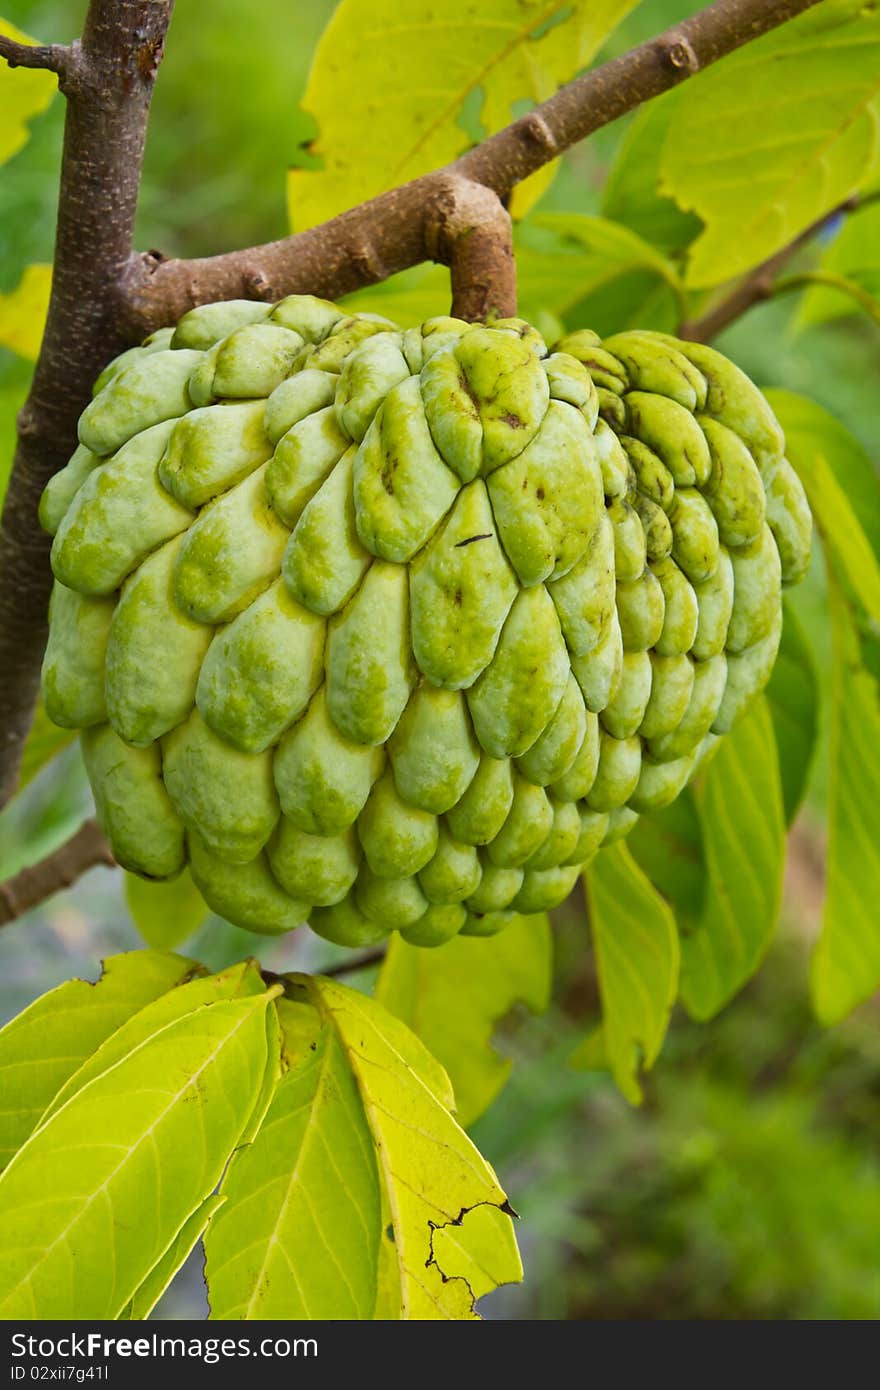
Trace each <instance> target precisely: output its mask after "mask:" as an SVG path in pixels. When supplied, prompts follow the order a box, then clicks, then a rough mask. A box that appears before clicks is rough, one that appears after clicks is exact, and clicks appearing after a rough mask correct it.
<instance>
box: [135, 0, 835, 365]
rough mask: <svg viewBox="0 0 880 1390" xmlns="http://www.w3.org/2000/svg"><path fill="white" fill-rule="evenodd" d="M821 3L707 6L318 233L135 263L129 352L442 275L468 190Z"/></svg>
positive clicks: (559, 147) (507, 179)
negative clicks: (170, 329)
mask: <svg viewBox="0 0 880 1390" xmlns="http://www.w3.org/2000/svg"><path fill="white" fill-rule="evenodd" d="M817 3H818V0H716V3H715V4H714V5H710V6H709V7H708V8H707V9H705V10H701V11H700V12H699V14H696V15H694V16H693V17H692V18H691V19H687V20H684V21H683V22H682V23H681V24H677V25H675V26H674V28H672V29H669V30H667V32H666V33H664V34H661V35H660V36H659V37H658V38H655V39H652V40H650V41H649V42H648V43H645V44H642V45H641V46H640V47H639V48H634V49H632V51H631V52H629V53H626V54H624V55H623V56H622V57H620V58H615V59H614V60H613V61H612V62H610V63H605V64H603V66H601V67H598V68H594V69H593V70H592V71H591V72H588V73H586V74H585V75H584V76H583V77H579V78H578V79H577V80H576V81H575V82H572V83H570V84H569V85H568V86H567V87H563V88H562V89H561V90H560V91H559V92H557V93H556V95H555V96H553V97H551V98H550V99H549V101H545V102H544V103H543V104H542V105H540V106H537V107H536V108H535V109H534V110H533V111H531V112H529V113H528V115H526V116H523V117H522V118H521V119H520V120H518V121H514V122H513V124H512V125H509V126H506V127H505V129H504V130H501V131H499V132H498V134H497V135H493V136H491V137H490V138H489V139H488V140H485V141H483V143H482V144H480V145H477V146H476V147H475V148H474V149H472V150H469V151H468V153H467V154H465V155H463V156H462V157H461V158H460V159H459V160H457V161H456V162H455V163H454V164H451V165H449V166H448V167H447V168H446V169H440V170H438V171H436V172H435V173H433V174H426V175H424V176H423V177H422V178H419V179H414V180H413V181H412V182H411V183H407V184H403V185H402V186H401V187H400V188H395V189H392V190H391V191H390V192H388V193H383V194H380V196H379V197H378V198H373V199H371V200H370V201H369V202H367V203H363V204H361V206H360V207H357V208H352V209H350V210H349V211H348V212H344V213H342V214H341V215H340V216H339V217H334V218H332V219H331V220H330V221H329V222H325V223H323V224H322V225H321V226H319V227H312V228H309V230H308V231H305V232H300V233H299V234H298V235H296V236H291V237H285V238H283V239H282V240H280V241H273V242H268V243H266V244H265V245H263V246H254V247H250V248H249V249H248V250H245V251H233V252H229V253H227V254H225V255H220V256H210V257H205V258H202V259H199V260H191V261H185V260H164V259H162V258H161V257H157V256H156V255H155V254H154V253H151V254H149V255H147V256H142V257H136V258H134V259H133V261H132V263H131V265H130V267H129V271H128V275H127V277H126V282H125V285H124V287H123V298H124V305H123V313H124V314H125V317H126V322H127V326H128V331H129V335H130V337H131V340H132V341H138V340H139V339H140V338H142V337H143V336H145V334H147V333H149V332H152V330H153V329H155V328H158V327H161V326H162V325H163V324H167V323H174V322H175V321H176V320H177V319H178V318H180V316H181V315H182V314H184V313H186V311H187V310H188V309H191V308H193V307H194V305H196V304H205V303H209V302H210V301H211V300H215V299H237V298H245V299H266V300H269V299H277V298H280V297H281V296H282V295H285V294H296V293H308V294H318V295H325V296H327V297H328V298H331V299H336V298H339V297H340V296H342V295H345V294H350V293H351V292H352V290H356V289H360V288H362V287H363V286H364V285H372V284H376V283H377V282H378V281H379V280H384V279H387V278H388V276H389V275H393V274H395V273H396V272H397V271H400V270H406V269H408V268H409V267H410V266H413V265H418V264H420V263H421V262H422V261H425V260H440V261H442V262H443V263H445V264H449V248H448V247H444V246H443V244H442V239H441V241H440V244H437V235H436V230H437V228H438V227H442V226H443V224H444V223H445V222H447V221H448V220H449V219H450V218H453V219H454V218H455V216H456V208H457V203H458V199H459V198H460V197H461V196H462V192H463V190H465V189H467V188H468V187H473V186H474V185H483V186H484V187H485V188H488V189H491V190H492V191H493V192H494V193H495V194H497V196H498V197H499V198H501V199H506V198H507V197H508V195H509V194H510V193H511V191H512V190H513V188H514V187H515V186H516V184H518V183H520V182H521V181H522V180H523V179H525V178H527V177H528V176H529V175H530V174H533V173H535V172H536V170H538V169H540V168H541V167H542V166H543V165H545V164H547V163H549V162H550V161H551V160H553V159H556V158H557V157H558V156H559V155H561V154H562V153H563V152H564V151H565V150H567V149H569V148H570V147H571V146H572V145H574V144H576V143H577V142H578V141H579V140H583V139H584V138H585V137H586V136H587V135H591V134H592V133H593V132H594V131H596V130H598V129H599V128H600V127H601V126H603V125H607V124H608V122H609V121H614V120H616V119H617V118H618V117H619V116H622V115H624V114H625V113H626V112H627V111H632V110H634V109H635V107H637V106H639V105H641V103H642V102H644V101H647V100H649V99H650V98H651V97H655V96H658V95H659V94H660V93H661V92H665V91H667V90H669V88H671V87H675V86H677V85H678V83H679V82H681V81H683V80H684V79H685V78H687V77H690V76H692V75H693V74H694V73H696V72H699V71H701V70H702V69H704V68H706V67H708V66H709V65H710V64H711V63H714V62H717V61H718V59H719V58H723V57H724V56H725V55H726V54H728V53H732V52H733V51H734V49H736V48H739V47H741V46H742V45H743V44H745V43H749V42H750V41H751V40H753V39H756V38H758V37H759V36H760V35H761V34H765V33H767V32H768V31H769V30H770V29H773V28H776V27H777V26H778V25H780V24H784V23H786V22H787V21H788V20H790V19H793V18H794V17H795V16H796V15H798V14H801V13H802V12H803V11H804V10H808V9H810V8H811V7H812V6H813V5H815V4H817Z"/></svg>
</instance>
